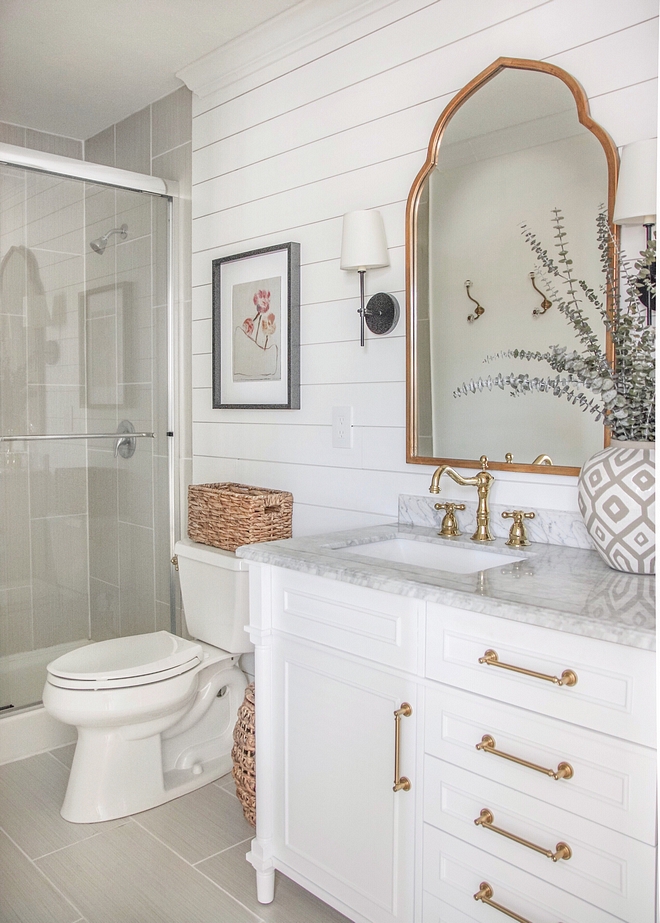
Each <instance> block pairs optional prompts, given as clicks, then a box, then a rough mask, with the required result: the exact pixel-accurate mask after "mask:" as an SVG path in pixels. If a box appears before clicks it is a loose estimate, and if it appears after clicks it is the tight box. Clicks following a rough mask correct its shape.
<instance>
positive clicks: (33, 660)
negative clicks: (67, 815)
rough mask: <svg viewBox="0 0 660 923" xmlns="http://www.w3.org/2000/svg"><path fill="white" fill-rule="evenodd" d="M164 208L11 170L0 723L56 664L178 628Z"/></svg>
mask: <svg viewBox="0 0 660 923" xmlns="http://www.w3.org/2000/svg"><path fill="white" fill-rule="evenodd" d="M168 206H169V200H168V199H167V198H165V197H162V196H156V195H151V194H145V193H140V192H133V191H129V190H125V189H118V188H113V187H108V186H103V185H99V184H94V183H89V182H83V181H80V180H74V179H67V178H63V177H61V176H54V175H52V174H46V173H41V172H37V171H33V170H24V169H22V168H19V167H11V166H0V706H1V707H2V711H0V715H3V714H8V713H13V712H14V711H15V709H16V708H20V707H24V706H28V705H32V704H35V703H37V702H39V701H40V699H41V690H42V687H43V683H44V679H45V665H46V664H47V663H48V662H49V661H50V660H52V659H53V658H54V657H56V656H58V655H59V654H60V653H63V652H64V651H66V650H68V649H71V648H73V647H76V646H79V645H81V644H86V643H88V642H89V641H90V640H93V641H96V640H103V639H105V638H113V637H119V636H123V635H131V634H137V633H141V632H146V631H154V630H157V629H159V628H167V629H169V627H170V589H169V557H170V525H169V510H170V503H169V469H168V437H167V407H168V374H167V343H168V307H167V292H168V262H167V254H168V242H167V235H168V230H169V224H168ZM124 421H128V422H129V423H130V424H131V426H132V427H133V429H134V430H135V431H136V432H137V433H138V434H142V433H144V434H151V433H153V434H154V437H153V438H152V437H151V436H138V437H137V438H135V439H134V442H133V445H134V448H135V451H134V453H133V454H131V453H130V452H127V451H125V446H123V445H122V444H118V440H117V439H116V438H109V437H110V436H111V435H112V434H114V433H116V431H117V429H118V428H119V427H120V424H122V423H123V422H124ZM125 428H126V427H125ZM90 434H92V437H93V435H94V434H98V436H99V438H90ZM17 436H19V437H20V436H23V437H25V438H23V439H16V437H17ZM39 437H48V438H39Z"/></svg>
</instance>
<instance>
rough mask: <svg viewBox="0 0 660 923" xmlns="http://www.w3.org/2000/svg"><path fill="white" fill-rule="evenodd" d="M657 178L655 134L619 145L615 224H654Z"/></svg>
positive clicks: (656, 143)
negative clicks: (619, 159) (619, 164)
mask: <svg viewBox="0 0 660 923" xmlns="http://www.w3.org/2000/svg"><path fill="white" fill-rule="evenodd" d="M657 179H658V142H657V139H656V138H649V139H648V140H647V141H635V142H634V143H633V144H626V145H625V147H623V148H622V149H621V168H620V170H619V185H618V187H617V190H616V204H615V206H614V223H615V224H655V215H656V190H657Z"/></svg>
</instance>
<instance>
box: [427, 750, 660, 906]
mask: <svg viewBox="0 0 660 923" xmlns="http://www.w3.org/2000/svg"><path fill="white" fill-rule="evenodd" d="M486 810H487V811H489V812H490V814H491V816H492V819H490V823H491V824H492V825H493V826H494V827H497V828H498V829H500V830H504V831H506V832H507V833H509V834H512V835H514V836H517V837H519V838H521V839H523V840H525V841H526V842H527V843H533V844H535V845H536V846H539V847H542V848H543V849H546V850H548V851H552V852H553V853H554V852H556V850H557V847H558V845H559V844H567V845H568V847H569V848H570V854H569V857H568V858H560V859H558V860H557V861H553V860H552V858H551V857H548V856H546V855H544V854H543V853H540V852H537V851H536V850H534V849H532V847H531V846H529V845H525V844H523V843H520V842H516V841H515V840H512V839H509V838H508V837H506V836H504V835H502V834H501V833H497V832H496V831H495V830H494V829H488V828H487V827H485V826H483V824H480V825H476V824H475V820H476V819H481V814H482V811H486ZM486 819H487V820H488V819H489V818H486ZM424 820H425V821H426V822H427V823H430V824H432V825H433V826H434V827H438V828H439V829H441V830H444V831H445V832H446V833H450V834H452V835H453V836H457V837H459V839H461V840H464V841H465V842H467V843H470V845H472V846H475V847H476V848H478V849H482V850H483V851H484V852H488V853H492V854H494V855H497V856H498V857H499V858H500V859H503V860H504V861H505V862H510V863H511V864H512V865H515V866H517V867H518V868H520V869H523V870H524V871H526V872H529V873H530V874H532V875H536V876H537V877H538V878H542V879H543V880H544V881H546V882H547V883H548V884H550V885H554V886H556V887H559V888H562V889H563V890H564V891H568V892H569V893H570V894H574V895H575V896H576V897H580V898H582V899H583V900H586V901H588V902H589V903H591V904H595V905H596V906H598V907H600V908H601V909H602V910H606V911H608V912H609V913H613V914H615V915H616V916H617V917H621V919H622V920H630V921H631V923H636V921H638V920H645V919H652V915H653V912H654V906H655V888H654V886H653V883H654V880H655V849H654V848H653V847H652V846H649V845H648V844H646V843H640V842H639V840H635V839H633V838H632V837H628V836H623V834H621V833H617V832H615V831H613V830H609V829H607V828H606V827H602V826H601V825H600V824H594V823H592V822H591V821H588V820H585V819H584V818H582V817H578V816H577V815H575V814H569V813H568V812H567V811H563V810H561V809H559V808H556V807H554V806H552V805H549V804H548V803H547V802H542V801H539V800H538V799H535V798H531V797H530V796H529V795H525V794H523V793H522V792H520V791H516V790H515V789H511V788H508V787H507V786H504V785H500V784H499V783H497V782H493V781H492V780H490V779H486V778H484V777H481V776H476V775H474V774H473V773H471V772H466V770H464V769H459V768H457V767H456V766H452V765H450V764H449V763H445V762H443V761H441V760H437V759H435V758H434V757H431V756H426V757H425V761H424Z"/></svg>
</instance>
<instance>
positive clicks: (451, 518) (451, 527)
mask: <svg viewBox="0 0 660 923" xmlns="http://www.w3.org/2000/svg"><path fill="white" fill-rule="evenodd" d="M434 509H436V510H446V513H445V515H444V516H443V519H442V526H441V527H440V531H439V532H438V535H460V534H461V531H460V529H459V528H458V522H457V520H456V516H455V515H454V510H464V509H465V504H464V503H436V504H435V507H434Z"/></svg>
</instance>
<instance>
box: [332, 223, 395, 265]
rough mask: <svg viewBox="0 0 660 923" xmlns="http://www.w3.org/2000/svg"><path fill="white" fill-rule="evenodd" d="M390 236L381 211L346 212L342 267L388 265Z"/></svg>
mask: <svg viewBox="0 0 660 923" xmlns="http://www.w3.org/2000/svg"><path fill="white" fill-rule="evenodd" d="M389 265H390V258H389V255H388V253H387V239H386V237H385V227H384V225H383V218H382V215H381V213H380V212H379V211H376V210H374V209H372V210H369V211H355V212H347V213H346V214H345V215H344V226H343V231H342V237H341V262H340V266H341V268H342V269H347V270H359V269H376V268H377V267H379V266H389Z"/></svg>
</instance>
